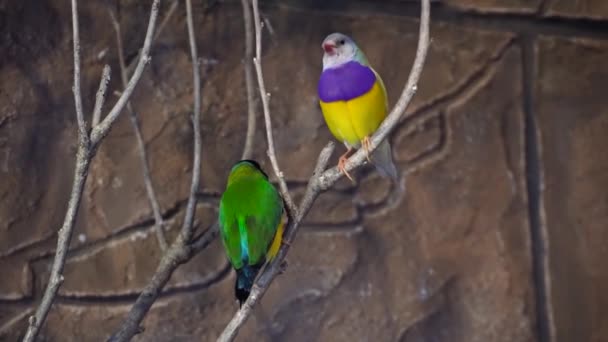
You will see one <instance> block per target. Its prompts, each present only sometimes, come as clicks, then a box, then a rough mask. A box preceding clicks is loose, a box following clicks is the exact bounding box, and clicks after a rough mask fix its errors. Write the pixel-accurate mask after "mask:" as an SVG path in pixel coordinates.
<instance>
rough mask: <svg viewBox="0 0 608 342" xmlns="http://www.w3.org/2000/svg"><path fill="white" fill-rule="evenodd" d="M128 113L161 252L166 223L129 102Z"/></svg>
mask: <svg viewBox="0 0 608 342" xmlns="http://www.w3.org/2000/svg"><path fill="white" fill-rule="evenodd" d="M108 12H109V14H110V20H111V21H112V26H114V31H115V33H116V49H117V50H118V64H119V65H120V78H121V80H122V86H123V87H125V88H126V87H127V67H126V65H125V55H124V49H123V46H122V34H121V30H120V23H119V22H118V19H117V18H116V16H115V15H114V12H113V11H112V10H109V11H108ZM127 111H128V112H129V119H130V121H131V126H132V127H133V132H134V133H135V140H136V141H137V152H138V155H139V159H140V161H141V167H142V171H143V175H144V186H145V188H146V195H147V196H148V202H149V203H150V207H151V208H152V213H153V215H154V231H155V232H156V238H157V240H158V244H159V246H160V248H161V250H163V251H164V250H166V249H167V247H168V246H167V239H166V238H165V233H164V230H163V229H164V226H165V222H164V220H163V217H162V215H161V210H160V204H159V203H158V200H157V197H156V193H155V191H154V186H153V185H152V176H151V173H150V165H149V163H148V154H147V152H146V144H145V143H144V138H143V136H142V134H141V129H140V126H139V119H138V117H137V112H136V111H135V110H134V109H133V105H132V104H131V101H129V102H127Z"/></svg>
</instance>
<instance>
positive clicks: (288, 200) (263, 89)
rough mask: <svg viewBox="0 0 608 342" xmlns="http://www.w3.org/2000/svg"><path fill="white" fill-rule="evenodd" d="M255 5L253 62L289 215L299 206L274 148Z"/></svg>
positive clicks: (270, 154)
mask: <svg viewBox="0 0 608 342" xmlns="http://www.w3.org/2000/svg"><path fill="white" fill-rule="evenodd" d="M252 6H253V24H254V28H255V58H254V59H253V64H254V66H255V72H256V74H257V76H258V88H259V89H260V97H261V98H262V108H263V110H264V122H265V123H266V140H267V141H268V158H270V163H271V164H272V169H273V170H274V173H275V175H276V176H277V179H278V181H279V189H280V190H281V195H282V197H283V200H284V201H285V204H286V205H287V208H286V209H287V214H288V217H290V218H291V217H293V216H296V215H297V208H296V205H295V204H294V202H293V199H292V198H291V195H290V194H289V190H288V189H287V183H286V182H285V176H284V175H283V172H282V171H281V169H280V168H279V162H278V161H277V155H276V152H275V150H274V138H273V137H272V121H271V120H270V107H269V103H268V101H269V99H270V93H267V92H266V87H265V86H264V73H263V72H262V21H261V19H260V11H259V8H258V0H252Z"/></svg>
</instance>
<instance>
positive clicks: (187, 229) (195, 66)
mask: <svg viewBox="0 0 608 342" xmlns="http://www.w3.org/2000/svg"><path fill="white" fill-rule="evenodd" d="M186 14H187V15H186V22H187V26H188V41H189V44H190V55H191V58H192V80H193V84H194V113H193V115H192V126H193V127H194V157H193V163H194V165H193V166H192V183H191V186H190V196H189V198H188V205H187V207H186V215H185V217H184V223H183V225H182V231H181V233H180V236H179V239H181V240H182V241H183V243H184V244H186V243H189V242H190V240H191V239H192V232H193V229H192V223H193V222H194V210H195V209H196V201H197V198H196V193H197V192H198V188H199V183H200V178H201V77H200V72H199V60H198V52H197V49H196V36H195V34H194V20H193V18H192V1H191V0H186Z"/></svg>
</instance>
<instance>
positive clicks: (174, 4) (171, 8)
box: [154, 0, 179, 41]
mask: <svg viewBox="0 0 608 342" xmlns="http://www.w3.org/2000/svg"><path fill="white" fill-rule="evenodd" d="M177 5H179V0H172V1H171V6H169V9H168V10H167V14H165V16H164V17H163V20H161V21H160V24H158V29H156V33H155V34H154V40H155V41H156V40H157V39H158V37H159V36H160V34H161V33H163V30H164V29H165V26H167V23H168V22H169V20H170V19H171V17H172V16H173V13H175V10H176V9H177Z"/></svg>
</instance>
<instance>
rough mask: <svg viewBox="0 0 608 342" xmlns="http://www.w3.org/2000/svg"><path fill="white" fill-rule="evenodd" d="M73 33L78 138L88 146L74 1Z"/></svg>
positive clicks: (73, 1)
mask: <svg viewBox="0 0 608 342" xmlns="http://www.w3.org/2000/svg"><path fill="white" fill-rule="evenodd" d="M72 32H73V38H72V39H73V43H74V86H73V87H72V92H73V93H74V104H75V107H76V120H77V121H78V137H79V139H80V143H81V144H83V143H84V144H88V140H89V135H88V134H87V127H86V123H85V122H84V113H83V111H82V94H81V91H80V34H79V33H78V4H77V1H76V0H72Z"/></svg>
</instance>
